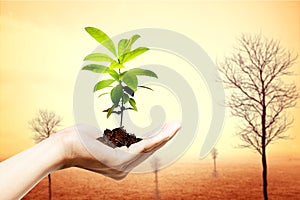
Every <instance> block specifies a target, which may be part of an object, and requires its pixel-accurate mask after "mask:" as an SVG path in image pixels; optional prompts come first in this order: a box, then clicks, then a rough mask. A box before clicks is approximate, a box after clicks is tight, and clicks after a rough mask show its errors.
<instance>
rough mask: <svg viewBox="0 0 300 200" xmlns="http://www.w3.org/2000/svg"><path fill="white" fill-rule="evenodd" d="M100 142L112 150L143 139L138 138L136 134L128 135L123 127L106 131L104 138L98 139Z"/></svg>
mask: <svg viewBox="0 0 300 200" xmlns="http://www.w3.org/2000/svg"><path fill="white" fill-rule="evenodd" d="M97 140H99V141H100V142H102V143H104V144H106V145H107V146H110V147H112V148H116V147H122V146H126V147H129V146H130V145H132V144H134V143H137V142H139V141H141V140H142V139H141V138H137V137H136V136H135V135H134V134H130V133H127V132H126V130H125V129H124V128H123V127H120V128H115V129H113V130H112V131H111V130H109V129H106V130H105V131H104V134H103V137H99V138H97Z"/></svg>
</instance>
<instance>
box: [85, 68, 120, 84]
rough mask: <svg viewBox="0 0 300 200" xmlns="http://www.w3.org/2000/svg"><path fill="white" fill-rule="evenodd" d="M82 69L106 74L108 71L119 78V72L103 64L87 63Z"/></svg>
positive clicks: (115, 77) (116, 78)
mask: <svg viewBox="0 0 300 200" xmlns="http://www.w3.org/2000/svg"><path fill="white" fill-rule="evenodd" d="M82 70H89V71H92V72H95V73H100V74H105V73H108V74H109V75H110V76H111V77H113V78H114V79H115V80H119V74H118V72H116V71H115V70H113V69H109V68H108V67H106V66H103V65H96V64H90V65H86V66H84V67H83V68H82Z"/></svg>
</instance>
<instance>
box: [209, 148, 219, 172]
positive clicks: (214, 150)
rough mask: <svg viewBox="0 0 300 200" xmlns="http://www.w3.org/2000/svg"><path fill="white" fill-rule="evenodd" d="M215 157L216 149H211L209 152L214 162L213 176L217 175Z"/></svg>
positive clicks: (216, 154)
mask: <svg viewBox="0 0 300 200" xmlns="http://www.w3.org/2000/svg"><path fill="white" fill-rule="evenodd" d="M217 156H218V150H217V149H216V148H213V149H212V150H211V157H212V158H213V160H214V175H216V173H217V163H216V159H217Z"/></svg>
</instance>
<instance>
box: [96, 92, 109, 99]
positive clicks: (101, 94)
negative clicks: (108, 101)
mask: <svg viewBox="0 0 300 200" xmlns="http://www.w3.org/2000/svg"><path fill="white" fill-rule="evenodd" d="M106 94H108V92H105V93H102V94H100V95H99V96H98V98H100V97H102V96H104V95H106Z"/></svg>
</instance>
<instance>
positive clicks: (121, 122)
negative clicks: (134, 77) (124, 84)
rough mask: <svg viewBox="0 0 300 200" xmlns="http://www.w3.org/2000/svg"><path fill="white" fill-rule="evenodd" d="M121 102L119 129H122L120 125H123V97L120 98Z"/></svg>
mask: <svg viewBox="0 0 300 200" xmlns="http://www.w3.org/2000/svg"><path fill="white" fill-rule="evenodd" d="M121 101H122V106H121V121H120V127H122V124H123V111H124V103H123V97H122V99H121Z"/></svg>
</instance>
